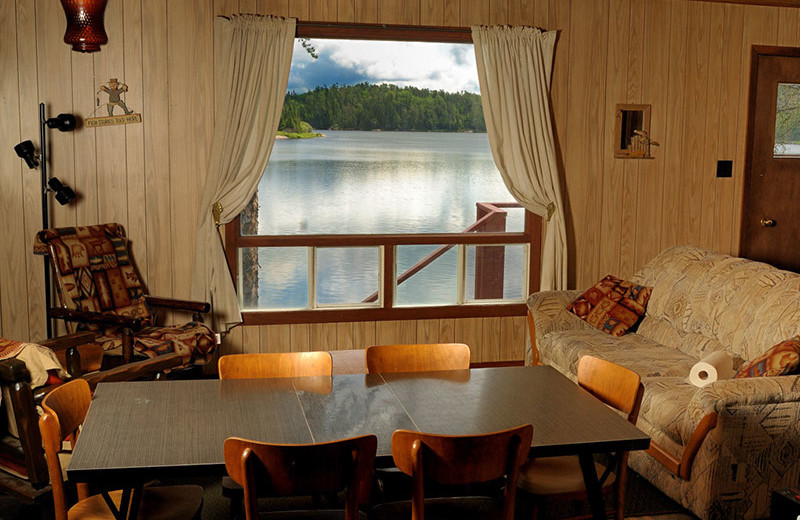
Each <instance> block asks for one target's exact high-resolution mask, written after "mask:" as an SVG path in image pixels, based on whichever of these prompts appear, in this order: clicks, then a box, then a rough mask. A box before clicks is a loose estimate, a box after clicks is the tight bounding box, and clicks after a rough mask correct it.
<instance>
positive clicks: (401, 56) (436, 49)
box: [294, 39, 480, 93]
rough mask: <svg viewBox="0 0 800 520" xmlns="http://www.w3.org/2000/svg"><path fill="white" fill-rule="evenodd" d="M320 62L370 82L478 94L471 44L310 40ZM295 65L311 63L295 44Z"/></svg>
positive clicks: (303, 51) (304, 65) (297, 44)
mask: <svg viewBox="0 0 800 520" xmlns="http://www.w3.org/2000/svg"><path fill="white" fill-rule="evenodd" d="M311 44H312V45H313V46H314V47H315V48H316V50H317V52H318V53H319V55H320V60H325V61H328V60H330V62H333V63H334V64H336V65H337V66H340V67H342V68H345V69H349V70H352V71H353V72H355V73H358V74H363V75H364V76H366V77H367V78H368V79H367V81H369V82H370V83H376V84H378V83H391V84H394V85H399V86H415V87H419V88H428V89H433V90H446V91H449V92H460V91H462V90H466V91H468V92H474V93H479V91H480V89H479V86H478V74H477V71H476V68H475V53H474V51H473V47H472V45H469V44H451V43H422V42H390V41H363V40H360V41H359V40H324V39H319V40H311ZM294 51H295V54H294V56H295V57H294V60H295V61H294V66H295V67H299V68H301V69H302V68H310V67H312V66H313V62H314V60H312V59H311V57H310V56H309V55H308V53H307V52H306V51H305V50H304V49H303V48H302V47H301V46H300V44H299V42H298V43H296V44H295V49H294Z"/></svg>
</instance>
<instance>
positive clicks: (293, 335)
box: [248, 323, 312, 352]
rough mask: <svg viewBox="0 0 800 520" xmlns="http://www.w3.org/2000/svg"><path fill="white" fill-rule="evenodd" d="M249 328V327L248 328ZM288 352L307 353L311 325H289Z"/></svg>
mask: <svg viewBox="0 0 800 520" xmlns="http://www.w3.org/2000/svg"><path fill="white" fill-rule="evenodd" d="M248 328H251V327H248ZM289 331H290V332H289V334H290V341H291V343H292V344H291V345H290V350H291V351H292V352H308V351H310V350H312V348H311V325H309V324H307V323H298V324H292V325H289Z"/></svg>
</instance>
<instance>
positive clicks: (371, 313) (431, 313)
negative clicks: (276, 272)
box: [242, 303, 527, 325]
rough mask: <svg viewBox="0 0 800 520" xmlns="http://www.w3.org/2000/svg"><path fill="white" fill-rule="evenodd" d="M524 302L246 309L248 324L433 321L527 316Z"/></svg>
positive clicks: (243, 314) (244, 317)
mask: <svg viewBox="0 0 800 520" xmlns="http://www.w3.org/2000/svg"><path fill="white" fill-rule="evenodd" d="M526 310H527V306H526V305H525V304H524V303H505V304H486V305H481V304H475V305H448V306H442V307H392V308H385V307H371V308H361V309H352V308H351V309H338V308H337V309H313V310H310V309H309V310H287V311H246V312H243V313H242V318H243V319H244V325H281V324H295V323H341V322H348V321H394V320H429V319H448V318H494V317H502V316H524V315H525V312H526Z"/></svg>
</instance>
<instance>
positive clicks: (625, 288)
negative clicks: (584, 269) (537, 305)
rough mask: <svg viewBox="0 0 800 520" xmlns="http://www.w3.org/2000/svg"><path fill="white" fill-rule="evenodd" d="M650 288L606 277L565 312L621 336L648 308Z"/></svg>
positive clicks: (608, 332) (613, 277)
mask: <svg viewBox="0 0 800 520" xmlns="http://www.w3.org/2000/svg"><path fill="white" fill-rule="evenodd" d="M651 291H652V289H651V288H650V287H645V286H643V285H636V284H634V283H631V282H628V281H625V280H621V279H619V278H617V277H615V276H612V275H608V276H606V277H605V278H603V279H602V280H600V281H599V282H597V283H596V284H595V285H594V286H593V287H591V288H589V290H588V291H586V292H585V293H583V294H582V295H580V296H578V298H576V299H575V301H573V302H572V303H570V304H569V306H568V307H567V310H569V311H570V312H572V313H573V314H575V315H576V316H577V317H579V318H581V319H582V320H584V321H586V322H587V323H589V324H590V325H592V326H594V327H596V328H597V329H599V330H602V331H603V332H605V333H607V334H611V335H612V336H617V337H619V336H622V335H623V334H625V333H626V332H627V331H628V329H630V328H631V327H633V326H634V325H635V324H636V323H637V322H638V321H639V320H640V319H641V317H642V316H644V312H645V309H646V308H647V301H648V300H649V299H650V293H651Z"/></svg>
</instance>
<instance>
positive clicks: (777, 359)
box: [736, 336, 800, 378]
mask: <svg viewBox="0 0 800 520" xmlns="http://www.w3.org/2000/svg"><path fill="white" fill-rule="evenodd" d="M798 369H800V336H795V337H793V338H789V339H787V340H784V341H781V342H780V343H778V344H777V345H775V346H774V347H772V348H770V349H769V350H767V351H766V352H764V353H763V354H761V355H760V356H758V357H757V358H755V359H754V360H752V361H748V362H747V363H745V364H744V365H743V366H742V367H741V368H740V369H739V371H738V372H737V373H736V377H737V378H742V377H762V376H786V375H789V374H796V373H797V372H798Z"/></svg>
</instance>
